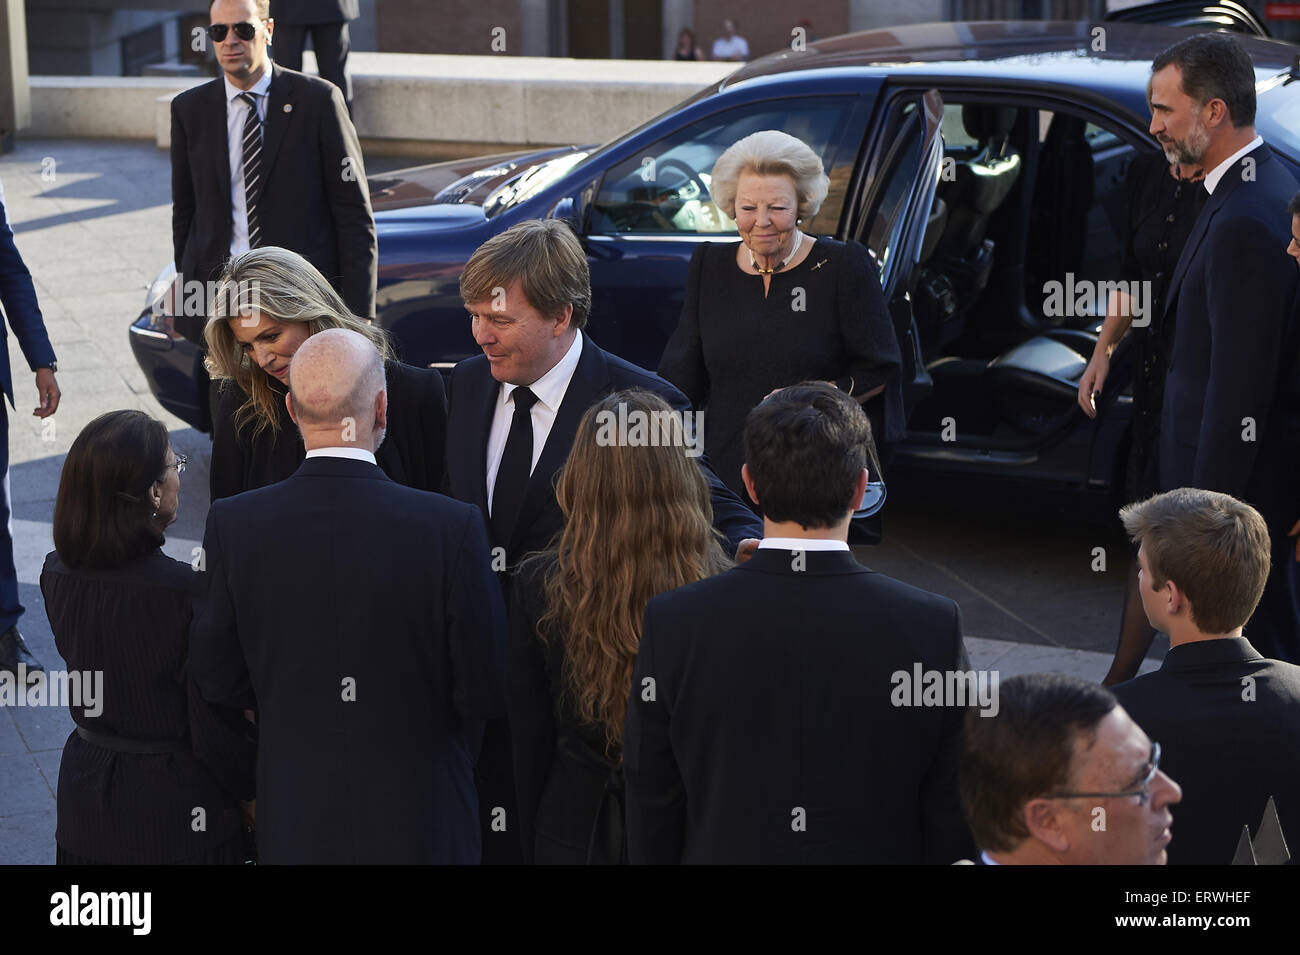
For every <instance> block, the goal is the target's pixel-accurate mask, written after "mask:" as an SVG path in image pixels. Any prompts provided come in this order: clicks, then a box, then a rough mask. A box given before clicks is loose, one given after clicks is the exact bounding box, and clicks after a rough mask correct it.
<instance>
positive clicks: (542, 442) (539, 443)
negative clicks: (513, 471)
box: [487, 331, 582, 516]
mask: <svg viewBox="0 0 1300 955" xmlns="http://www.w3.org/2000/svg"><path fill="white" fill-rule="evenodd" d="M581 357H582V332H581V331H579V332H578V334H576V335H574V336H573V344H572V345H570V346H569V350H568V351H567V352H565V353H564V357H563V358H561V359H560V360H559V361H557V362H556V363H555V365H554V366H552V368H551V370H550V371H548V372H547V373H546V374H544V375H542V377H540V378H538V379H537V380H536V381H534V382H533V383H532V384H531V385H529V386H528V390H529V391H531V392H532V393H533V394H535V395H536V396H537V401H535V402H534V403H533V407H532V411H531V412H530V414H531V417H532V421H533V460H532V462H531V463H530V464H529V465H528V473H529V474H530V475H531V474H532V473H533V468H535V467H537V460H538V459H539V458H540V457H541V456H542V450H543V449H544V448H545V447H546V439H547V438H549V437H550V436H551V428H552V427H553V426H554V425H555V416H556V414H558V413H559V411H560V404H561V402H563V401H564V393H565V392H566V391H568V390H569V382H570V381H572V380H573V373H574V372H575V371H577V369H578V359H579V358H581ZM517 387H519V386H518V385H510V384H503V385H502V386H501V389H500V391H498V392H497V406H496V409H495V410H494V411H493V412H492V429H491V430H490V431H489V432H488V446H487V499H488V516H491V514H492V491H493V489H494V488H495V487H496V485H497V471H498V470H500V468H501V458H502V456H503V455H504V454H505V453H506V438H508V437H509V436H510V422H511V420H512V419H513V418H514V414H515V403H514V400H513V399H512V398H511V397H510V396H511V394H513V392H514V390H515V389H516V388H517Z"/></svg>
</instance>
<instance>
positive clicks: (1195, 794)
mask: <svg viewBox="0 0 1300 955" xmlns="http://www.w3.org/2000/svg"><path fill="white" fill-rule="evenodd" d="M1247 678H1249V679H1247ZM1113 689H1114V693H1115V696H1116V697H1118V698H1119V701H1120V703H1121V704H1122V705H1123V707H1124V709H1125V710H1127V711H1128V713H1129V715H1130V716H1132V717H1133V719H1134V721H1136V722H1137V724H1138V725H1139V726H1141V727H1142V729H1143V730H1145V731H1146V734H1147V735H1148V736H1150V737H1151V738H1152V739H1153V740H1155V741H1156V742H1158V743H1159V744H1160V746H1161V750H1162V755H1161V762H1160V768H1161V769H1163V770H1164V771H1165V772H1167V773H1168V774H1169V776H1170V777H1171V778H1172V779H1173V780H1174V782H1176V783H1178V784H1179V785H1180V786H1182V788H1183V800H1182V802H1180V803H1179V804H1178V805H1176V806H1174V807H1173V814H1174V824H1173V829H1172V832H1173V836H1174V837H1173V840H1172V841H1171V842H1170V843H1169V848H1168V850H1167V851H1168V856H1169V863H1170V865H1179V864H1204V865H1227V864H1228V863H1230V862H1231V861H1232V856H1233V852H1234V851H1235V850H1236V848H1237V840H1238V839H1239V838H1240V837H1241V827H1242V826H1243V825H1246V826H1249V827H1250V832H1251V835H1252V836H1254V835H1255V834H1256V828H1257V827H1258V826H1259V821H1260V817H1261V816H1262V815H1263V814H1264V805H1265V803H1266V802H1267V801H1268V797H1269V796H1273V797H1274V798H1275V799H1276V800H1277V811H1278V816H1279V817H1280V819H1281V821H1282V831H1283V833H1284V834H1285V835H1286V836H1287V840H1288V842H1289V843H1290V845H1291V852H1292V857H1293V858H1292V861H1293V862H1294V861H1295V860H1294V857H1295V854H1296V851H1297V848H1296V847H1297V846H1298V845H1300V666H1295V665H1293V664H1290V663H1282V662H1280V661H1278V660H1267V659H1265V658H1264V657H1262V656H1260V655H1259V653H1258V652H1256V650H1255V648H1254V647H1252V646H1251V645H1250V643H1249V641H1247V640H1246V638H1245V637H1229V638H1224V639H1219V640H1205V641H1202V642H1200V643H1186V644H1182V645H1181V646H1177V647H1172V648H1171V649H1170V650H1169V653H1168V654H1167V655H1166V656H1165V661H1164V663H1163V664H1162V665H1161V667H1160V669H1159V670H1156V671H1155V672H1154V673H1147V674H1144V675H1143V676H1140V677H1137V678H1136V679H1134V680H1129V681H1128V682H1127V683H1121V684H1120V685H1119V686H1116V687H1114V688H1113ZM1251 696H1253V697H1254V698H1253V699H1250V698H1249V697H1251Z"/></svg>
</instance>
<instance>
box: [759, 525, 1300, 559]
mask: <svg viewBox="0 0 1300 955" xmlns="http://www.w3.org/2000/svg"><path fill="white" fill-rule="evenodd" d="M1298 535H1300V521H1296V522H1295V523H1294V524H1292V525H1291V529H1290V530H1289V531H1287V532H1286V536H1287V537H1294V538H1295V559H1296V562H1297V563H1300V536H1298ZM741 546H744V545H743V544H742V545H741Z"/></svg>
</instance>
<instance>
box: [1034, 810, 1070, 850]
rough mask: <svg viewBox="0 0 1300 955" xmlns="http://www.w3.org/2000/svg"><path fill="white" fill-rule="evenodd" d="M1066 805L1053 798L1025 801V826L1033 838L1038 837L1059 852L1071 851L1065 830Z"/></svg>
mask: <svg viewBox="0 0 1300 955" xmlns="http://www.w3.org/2000/svg"><path fill="white" fill-rule="evenodd" d="M1063 809H1064V807H1063V806H1061V805H1059V804H1058V803H1057V801H1056V800H1053V799H1031V800H1029V802H1027V803H1025V808H1024V810H1023V811H1024V820H1025V827H1026V828H1028V829H1029V835H1030V837H1031V838H1034V839H1037V840H1038V841H1039V842H1041V843H1043V844H1044V845H1045V846H1047V847H1048V848H1049V849H1051V850H1052V851H1054V852H1057V853H1062V854H1064V853H1066V852H1069V851H1070V838H1069V836H1068V835H1067V834H1066V832H1065V826H1064V825H1063V823H1064V818H1063V814H1062V811H1063Z"/></svg>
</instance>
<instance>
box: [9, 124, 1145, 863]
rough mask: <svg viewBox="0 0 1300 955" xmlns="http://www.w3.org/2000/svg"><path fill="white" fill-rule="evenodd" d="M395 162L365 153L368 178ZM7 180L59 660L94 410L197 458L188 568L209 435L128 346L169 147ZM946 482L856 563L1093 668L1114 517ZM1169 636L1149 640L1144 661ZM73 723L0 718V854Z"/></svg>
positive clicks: (24, 828)
mask: <svg viewBox="0 0 1300 955" xmlns="http://www.w3.org/2000/svg"><path fill="white" fill-rule="evenodd" d="M404 164H405V163H403V162H401V161H394V160H387V161H385V160H368V163H367V165H368V169H369V170H370V171H371V172H372V173H373V172H376V171H384V170H389V169H393V168H397V167H399V166H400V165H404ZM0 183H3V186H4V192H5V200H6V204H7V207H8V213H9V218H10V221H11V223H12V225H13V228H14V231H15V233H16V234H17V241H18V247H19V249H20V251H21V252H22V254H23V257H24V259H25V261H26V262H27V265H28V268H29V269H30V270H31V271H32V274H33V276H34V277H35V281H36V289H37V293H38V295H39V296H40V303H41V308H42V311H43V312H44V315H45V322H46V326H47V328H48V329H49V333H50V338H51V340H52V342H53V343H54V347H55V350H56V352H57V354H58V357H59V373H58V380H59V386H60V388H61V389H62V391H63V400H62V404H61V405H60V408H59V411H58V413H57V414H56V415H55V416H54V418H53V419H51V420H53V421H54V422H55V427H54V429H53V432H52V433H51V431H50V430H49V429H48V428H46V427H44V426H43V425H42V423H41V422H40V421H39V419H37V418H35V417H33V416H32V414H31V409H32V408H34V407H35V405H36V391H35V387H34V381H33V378H32V376H31V375H30V374H29V373H28V372H27V365H26V362H25V360H24V359H23V357H22V354H21V352H20V351H19V349H18V346H17V343H16V341H15V340H14V339H13V337H12V336H10V337H9V339H8V347H9V355H10V364H11V366H12V367H13V369H14V376H15V391H16V398H17V403H18V409H17V411H16V412H11V413H10V421H9V447H10V452H9V453H10V462H11V464H10V480H11V486H12V497H13V501H14V514H13V518H14V520H13V535H14V543H15V552H16V562H17V565H18V579H19V585H20V596H21V599H22V602H23V604H24V606H25V607H26V608H27V613H26V615H25V616H24V617H23V619H22V621H21V623H20V626H21V629H22V632H23V634H24V636H25V638H26V640H27V642H28V644H29V645H30V646H31V647H32V650H33V652H35V653H36V655H37V656H38V657H40V658H41V660H42V661H43V662H44V663H45V664H46V666H47V667H50V668H56V667H61V666H62V665H63V663H62V660H61V658H60V657H59V655H58V653H57V652H56V651H55V648H54V640H53V637H52V635H51V633H50V627H49V622H48V621H47V619H46V617H45V611H44V607H43V604H42V600H41V594H40V588H39V586H38V584H39V577H40V568H41V564H42V563H43V561H44V558H45V555H46V554H47V553H48V552H49V551H50V550H52V549H53V545H52V542H51V537H50V520H51V516H52V513H53V508H54V498H55V494H56V492H57V490H58V480H59V472H60V468H61V467H62V463H63V457H64V455H65V454H66V453H67V449H68V447H69V445H70V444H71V442H72V439H73V438H74V437H75V436H76V435H77V433H78V431H79V430H80V429H81V428H82V427H83V426H84V425H85V424H86V423H87V422H88V421H90V420H91V419H92V418H94V417H95V416H96V415H98V414H101V413H102V412H104V411H109V410H113V409H116V408H140V409H142V410H144V411H147V412H149V413H150V414H153V415H155V416H157V417H159V418H160V419H161V420H163V421H164V422H166V424H167V427H168V429H169V430H170V431H171V437H172V442H173V445H174V446H175V447H176V448H177V449H178V450H181V451H184V452H186V453H188V454H189V455H190V464H189V467H188V468H187V469H186V472H185V475H184V476H183V477H182V478H181V513H180V517H179V520H178V521H177V523H176V524H175V525H173V527H172V528H171V532H170V537H169V539H168V544H167V547H166V550H167V552H168V553H170V554H171V555H172V556H174V557H177V558H178V559H183V560H186V561H188V560H189V559H190V553H191V548H192V547H194V546H195V545H196V544H197V543H198V542H199V539H200V538H201V537H202V535H203V523H204V516H205V513H206V510H207V506H208V495H207V485H208V479H207V468H208V457H209V442H208V438H207V436H206V435H203V434H200V433H199V432H197V431H194V430H193V429H191V428H189V427H188V426H186V425H185V424H184V423H183V422H182V421H180V420H179V419H177V418H175V417H174V416H172V415H169V414H168V413H167V412H165V411H163V410H162V408H161V407H160V406H159V405H158V403H157V401H155V400H154V398H153V396H152V395H151V394H150V393H149V390H148V388H147V386H146V384H145V379H144V375H143V374H142V373H141V371H140V369H139V368H138V367H137V365H136V363H135V359H134V357H133V356H132V354H131V350H130V345H129V343H128V339H127V326H128V325H129V324H130V322H131V321H132V320H133V319H134V318H135V317H136V316H137V315H138V314H139V311H140V309H141V308H142V307H143V304H144V296H145V290H146V287H147V286H148V284H149V282H151V281H152V280H153V278H154V276H155V275H156V274H157V272H158V271H159V270H160V269H161V268H162V267H163V266H164V265H166V264H167V262H168V261H170V259H171V229H170V223H171V209H170V171H169V167H168V161H167V156H166V154H165V153H163V152H160V151H159V150H157V149H155V148H154V147H153V145H152V144H149V143H139V142H126V141H107V140H43V141H20V142H19V144H18V147H17V149H16V150H15V151H14V152H13V153H10V154H8V155H4V156H0ZM953 485H954V486H953V487H951V488H947V489H946V493H944V494H942V495H935V494H925V495H918V494H912V495H910V496H909V495H907V494H905V493H904V491H903V489H895V488H892V487H891V494H892V495H893V497H892V498H891V501H890V504H889V507H888V509H887V523H886V538H887V542H886V544H885V545H883V546H881V547H877V548H867V549H862V550H860V551H859V557H860V559H862V560H863V562H864V563H867V564H869V565H871V566H872V567H874V568H876V569H877V570H880V571H882V572H884V573H888V574H890V575H892V576H895V577H898V578H900V579H903V580H906V581H908V582H910V583H913V584H916V585H917V586H921V587H925V588H927V589H930V590H933V591H936V592H938V593H942V594H946V595H947V596H950V597H952V598H953V599H954V600H956V601H957V602H958V603H959V604H960V605H961V608H962V614H963V619H964V624H965V630H966V633H967V634H968V638H967V646H968V648H969V651H970V655H971V661H972V665H973V666H974V667H976V668H990V669H996V670H998V671H999V672H1000V673H1001V674H1002V675H1003V676H1004V677H1005V676H1010V675H1012V674H1015V673H1025V672H1035V671H1042V670H1057V671H1063V672H1069V673H1075V674H1078V675H1080V676H1085V677H1087V678H1090V679H1100V678H1101V676H1102V675H1103V674H1104V673H1105V671H1106V668H1107V666H1108V664H1109V660H1110V650H1111V649H1112V648H1113V644H1114V635H1115V632H1116V627H1117V626H1118V619H1119V612H1120V601H1121V594H1122V591H1123V582H1124V574H1125V572H1126V566H1125V562H1126V560H1127V557H1126V551H1125V549H1124V541H1123V537H1122V535H1121V534H1120V533H1119V531H1118V527H1117V524H1115V523H1114V522H1111V523H1109V524H1108V523H1106V522H1104V521H1098V520H1097V519H1096V517H1095V516H1088V515H1085V514H1082V513H1075V509H1073V508H1069V507H1063V506H1062V505H1061V502H1052V501H1040V502H1034V501H1027V500H1022V499H1017V498H1013V497H1009V496H1008V497H1006V499H1005V500H1002V501H997V500H990V499H989V498H987V497H983V496H979V495H975V494H971V493H963V492H962V489H961V488H960V486H959V485H958V483H957V482H953ZM1097 546H1103V547H1106V548H1107V553H1108V555H1109V560H1110V566H1109V569H1108V570H1107V572H1104V573H1096V572H1093V570H1092V569H1091V562H1092V549H1093V548H1094V547H1097ZM1165 646H1167V644H1165V643H1164V641H1163V640H1162V641H1159V642H1158V646H1157V647H1156V648H1154V649H1153V654H1154V656H1156V657H1158V656H1159V655H1161V654H1162V653H1163V650H1164V648H1165ZM1151 664H1152V661H1149V664H1148V665H1151ZM71 728H72V721H71V718H70V717H69V716H68V713H67V711H66V710H65V709H57V708H27V707H8V708H4V710H3V712H0V863H6V864H12V863H39V864H46V863H52V862H53V860H54V831H55V822H56V818H55V816H56V813H55V792H56V787H57V782H58V771H59V759H60V755H61V753H62V748H63V744H64V742H65V741H66V739H67V736H68V733H69V732H70V731H71Z"/></svg>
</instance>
